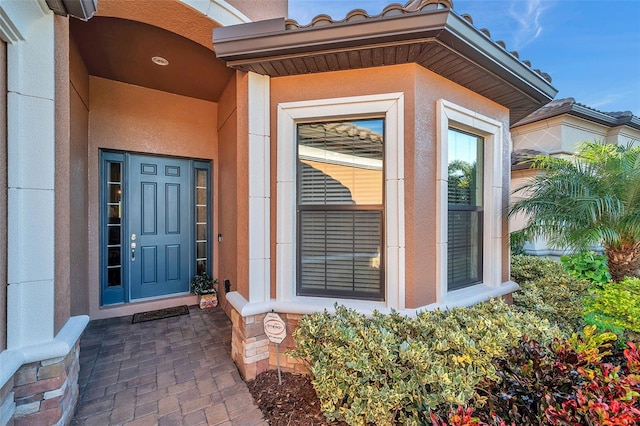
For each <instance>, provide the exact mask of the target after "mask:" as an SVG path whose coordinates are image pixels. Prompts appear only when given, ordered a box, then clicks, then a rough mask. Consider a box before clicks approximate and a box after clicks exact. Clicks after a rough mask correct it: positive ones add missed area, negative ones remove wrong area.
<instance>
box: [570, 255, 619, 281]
mask: <svg viewBox="0 0 640 426" xmlns="http://www.w3.org/2000/svg"><path fill="white" fill-rule="evenodd" d="M560 260H561V261H562V264H563V265H564V267H565V269H566V270H567V272H568V273H569V274H570V275H572V276H574V277H576V278H580V279H583V280H589V281H591V282H594V283H598V284H605V283H607V282H608V281H609V280H611V274H609V268H608V267H607V258H606V256H603V255H600V254H595V253H594V252H592V251H587V252H582V253H578V254H573V255H570V256H561V257H560Z"/></svg>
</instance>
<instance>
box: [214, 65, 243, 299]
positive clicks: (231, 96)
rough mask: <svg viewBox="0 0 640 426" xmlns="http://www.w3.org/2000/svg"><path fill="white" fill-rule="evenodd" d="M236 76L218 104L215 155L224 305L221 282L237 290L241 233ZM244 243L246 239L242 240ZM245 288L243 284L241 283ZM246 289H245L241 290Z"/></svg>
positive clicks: (219, 268) (223, 295) (219, 257)
mask: <svg viewBox="0 0 640 426" xmlns="http://www.w3.org/2000/svg"><path fill="white" fill-rule="evenodd" d="M236 90H237V84H236V78H235V77H234V78H232V79H231V81H230V82H229V84H228V85H227V87H226V89H225V91H224V92H223V94H222V96H221V98H220V102H219V107H218V124H219V125H218V132H219V133H218V138H219V143H218V154H219V163H220V165H219V168H218V179H219V188H220V191H219V200H218V209H219V213H218V223H219V224H220V233H221V234H222V238H223V240H222V242H221V243H220V244H217V247H218V250H219V256H218V261H219V264H218V279H219V281H220V282H219V284H218V288H219V289H220V290H221V291H220V298H221V304H223V305H225V303H224V299H225V296H226V294H225V292H224V281H225V280H229V282H230V284H231V290H233V291H235V290H238V270H237V265H238V261H239V259H238V255H237V253H238V245H242V244H243V242H242V241H238V237H239V235H240V236H243V233H239V229H238V222H237V217H238V211H237V208H238V201H239V197H238V192H237V191H236V190H235V189H236V188H237V186H238V172H239V171H238V153H237V148H238V147H237V138H238V127H237V126H238V105H237V102H236ZM244 244H245V245H246V241H245V242H244ZM245 287H246V283H245ZM244 290H245V291H246V290H247V289H246V288H245V289H244Z"/></svg>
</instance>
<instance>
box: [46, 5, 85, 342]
mask: <svg viewBox="0 0 640 426" xmlns="http://www.w3.org/2000/svg"><path fill="white" fill-rule="evenodd" d="M53 22H54V30H55V72H54V75H55V121H56V125H55V135H56V136H55V154H54V155H55V164H56V167H55V188H56V191H55V243H54V244H55V250H54V256H55V263H54V265H55V281H54V285H55V292H54V298H55V308H54V333H56V334H57V333H58V331H60V329H61V328H62V327H63V326H64V324H65V323H66V322H67V320H68V319H69V317H70V316H71V305H70V298H71V290H70V282H71V278H70V274H71V269H72V268H71V256H72V252H71V241H72V240H73V237H72V236H71V232H72V229H74V230H76V229H75V228H74V227H73V226H72V222H71V209H70V198H71V196H72V195H71V194H73V192H74V191H73V189H74V188H72V187H71V181H70V173H69V170H70V167H71V161H70V156H69V152H70V146H71V140H70V136H69V134H70V109H69V106H70V103H69V95H70V90H69V86H70V84H69V20H68V19H67V18H63V17H61V16H55V17H54V21H53ZM77 196H80V194H78V195H77ZM84 231H85V241H86V229H85V230H84ZM80 232H82V230H80ZM80 237H81V234H79V235H76V236H75V238H80ZM78 255H79V256H81V257H84V256H86V250H82V251H81V252H80V253H79V254H78Z"/></svg>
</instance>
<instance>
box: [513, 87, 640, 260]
mask: <svg viewBox="0 0 640 426" xmlns="http://www.w3.org/2000/svg"><path fill="white" fill-rule="evenodd" d="M511 138H512V143H513V151H512V153H511V163H512V165H511V188H512V190H513V189H516V188H519V187H521V186H522V185H523V184H525V183H526V181H527V180H528V179H529V178H531V177H532V176H534V175H535V174H536V173H537V172H538V171H537V170H536V169H532V168H531V167H530V166H529V165H528V164H527V163H526V161H525V160H526V159H527V158H528V157H532V156H535V155H551V156H563V157H568V156H572V155H574V154H575V153H576V151H577V149H578V145H579V144H580V143H581V142H585V141H590V142H593V141H604V142H607V143H612V144H618V145H624V146H626V145H628V144H632V145H634V146H638V145H640V117H637V116H635V115H633V114H632V113H631V112H629V111H624V112H602V111H598V110H595V109H593V108H589V107H588V106H586V105H582V104H580V103H577V102H576V101H575V100H574V99H573V98H566V99H558V100H555V101H552V102H549V103H548V104H547V105H545V106H543V107H541V108H540V109H538V110H537V111H535V112H533V113H531V114H529V115H528V116H526V117H525V118H523V119H522V120H520V121H518V122H517V123H515V124H514V125H512V126H511ZM512 197H522V194H516V195H515V196H512ZM509 225H510V230H511V231H517V230H520V229H522V228H523V227H524V218H523V217H522V216H516V217H514V218H512V219H511V220H510V223H509ZM525 250H526V252H527V253H529V254H532V255H536V256H560V255H561V254H563V253H565V250H564V249H561V248H557V247H549V246H548V245H547V241H546V239H544V238H539V239H536V240H535V241H531V242H527V243H526V245H525Z"/></svg>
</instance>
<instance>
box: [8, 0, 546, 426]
mask: <svg viewBox="0 0 640 426" xmlns="http://www.w3.org/2000/svg"><path fill="white" fill-rule="evenodd" d="M93 5H95V0H94V2H92V1H90V0H63V1H56V0H47V1H45V0H24V1H22V0H16V1H10V0H7V1H2V2H0V9H1V12H2V16H3V19H2V20H0V35H1V36H2V39H3V40H4V41H5V46H6V55H4V56H3V55H0V60H2V61H4V62H5V63H6V67H3V69H6V74H1V75H0V77H2V78H4V79H5V81H6V82H7V83H6V88H7V92H8V95H7V100H6V103H5V104H3V105H2V106H3V108H6V111H7V114H6V120H7V124H6V126H0V129H6V130H7V133H6V134H3V135H0V136H1V137H3V138H4V137H6V139H7V144H6V150H3V151H2V161H3V165H6V167H7V174H6V176H5V177H2V176H0V179H6V181H5V182H3V185H2V187H3V188H5V190H3V192H2V193H0V196H1V197H2V200H3V202H0V209H3V208H4V206H5V205H6V209H7V210H6V211H0V213H2V214H0V218H1V219H2V220H3V223H0V232H1V234H0V237H1V238H2V240H3V241H5V242H6V245H5V244H3V245H2V247H0V259H1V260H2V262H3V265H7V267H6V268H5V267H2V268H0V274H4V273H5V271H6V276H5V277H3V278H4V279H6V282H7V283H8V285H7V286H2V288H1V289H0V290H1V291H0V302H1V303H0V309H2V310H3V311H2V312H1V315H0V321H2V322H1V323H0V332H1V333H3V334H2V336H0V345H1V346H0V350H2V352H1V353H0V386H1V387H2V390H1V391H0V422H5V421H8V420H9V419H10V418H12V417H14V418H15V419H16V420H19V421H20V422H23V423H25V422H29V421H31V422H43V423H46V422H50V423H56V422H58V421H61V422H64V421H65V420H66V419H68V418H69V416H70V415H71V413H72V412H73V406H74V404H75V398H77V383H76V382H77V372H78V371H77V369H78V363H77V359H78V353H77V352H78V350H79V349H78V345H77V343H78V338H79V336H80V334H81V332H82V330H83V329H84V326H85V325H86V323H87V321H88V319H89V318H91V319H100V318H108V317H117V316H123V315H131V314H133V313H136V312H141V311H148V310H154V309H159V308H164V307H171V306H176V305H183V304H194V303H196V299H195V296H193V295H190V294H189V293H188V291H189V281H190V279H191V277H192V276H193V275H194V274H196V273H198V272H203V271H206V272H208V273H210V274H211V275H213V276H215V277H217V278H218V279H219V280H220V283H221V294H220V298H221V306H222V308H223V309H225V311H226V312H227V313H228V315H229V316H230V318H231V321H232V322H233V336H232V340H233V342H232V355H233V357H234V360H235V361H236V363H237V365H238V367H239V369H240V371H241V373H242V375H243V376H244V377H245V378H252V377H254V376H255V375H256V374H257V373H258V372H260V371H262V370H265V369H267V368H269V366H270V365H271V366H273V365H275V362H276V360H275V355H274V353H275V348H274V347H273V346H270V345H269V342H268V340H267V338H266V336H265V335H264V333H263V327H262V324H261V321H262V318H263V317H264V314H265V313H266V312H270V311H272V310H273V311H275V312H278V313H280V314H281V315H282V316H283V317H285V319H286V320H287V321H288V323H289V327H290V328H289V330H288V331H289V333H291V332H292V331H293V327H295V324H296V321H297V319H298V318H299V315H301V314H304V313H309V312H314V311H318V310H322V309H325V308H326V309H332V308H333V305H334V303H335V302H339V303H342V304H345V305H347V306H350V307H354V308H356V309H358V310H361V311H364V312H371V311H373V310H374V309H377V310H380V311H383V312H388V311H390V310H391V309H395V310H398V311H400V312H401V313H404V314H408V315H412V314H415V312H416V311H417V310H419V309H431V308H435V307H439V306H442V307H444V306H463V305H469V304H473V303H476V302H479V301H482V300H485V299H487V298H488V297H491V296H508V295H509V294H510V293H511V292H513V291H514V290H515V289H517V285H516V284H515V283H513V282H511V281H510V280H509V262H508V257H509V251H508V244H507V241H508V226H507V222H506V219H505V218H504V216H503V215H502V214H501V212H502V210H503V209H504V207H505V206H506V203H507V200H508V194H509V173H508V172H509V166H510V161H509V140H510V139H509V130H508V129H509V126H510V123H514V122H517V121H518V120H521V119H522V118H524V117H526V116H527V115H528V114H529V113H531V112H532V111H535V110H536V109H538V108H539V107H540V106H541V105H544V104H546V103H547V102H549V101H550V100H551V99H552V98H553V96H554V95H555V93H556V90H555V89H554V88H553V87H552V86H551V85H550V79H549V78H548V76H546V75H545V74H543V73H540V72H539V71H536V70H533V69H532V68H531V67H530V66H529V65H528V64H527V63H524V62H522V61H520V60H519V59H518V57H517V53H515V52H512V53H509V52H507V51H506V50H505V49H504V45H503V44H501V43H500V42H494V41H493V40H491V38H490V37H489V34H488V31H486V30H482V31H481V30H478V29H476V28H475V27H474V26H473V24H472V22H471V19H470V17H468V16H466V15H463V16H460V15H458V14H457V13H456V12H454V11H453V10H451V9H450V7H451V6H452V4H451V2H450V1H439V2H438V1H432V0H425V1H411V2H409V3H408V4H407V5H405V6H399V5H392V6H389V7H387V8H386V9H385V10H384V11H383V12H382V13H381V14H379V15H376V16H369V15H367V14H366V13H365V12H363V11H358V10H355V11H352V12H350V13H349V14H348V15H347V17H346V18H345V19H344V20H342V21H333V20H331V19H330V18H328V17H326V16H322V15H321V16H319V17H316V18H315V19H314V21H313V22H312V23H311V24H309V25H307V26H300V25H298V24H297V23H296V22H293V21H289V20H286V19H285V18H281V17H283V16H286V13H287V9H286V8H287V2H286V1H285V0H282V1H271V0H269V1H267V0H263V1H258V2H256V1H251V2H249V1H245V0H227V1H223V0H153V1H151V0H149V1H143V0H140V1H126V2H125V1H119V0H99V1H98V2H97V9H98V11H97V13H96V14H95V16H93V17H91V15H92V12H93V10H92V9H91V6H93ZM49 8H52V9H54V10H55V11H56V13H58V14H62V15H63V16H57V15H56V16H54V15H53V14H52V13H51V11H50V10H49ZM67 13H69V14H71V15H73V16H77V17H79V18H81V19H88V20H87V21H86V22H83V21H82V20H79V19H76V18H69V17H66V16H64V15H66V14H67ZM274 17H279V18H276V19H270V18H274ZM89 18H90V19H89ZM263 19H266V20H263ZM261 20H263V21H261ZM249 21H256V22H249ZM236 24H237V25H236ZM212 31H213V41H212V38H211V35H212ZM2 52H3V50H0V53H2ZM214 52H215V53H214ZM1 117H5V115H2V116H1ZM2 146H4V145H2ZM6 188H8V189H6ZM5 200H6V203H5ZM5 219H6V221H5ZM4 279H3V282H4V281H5V280H4ZM227 290H228V293H227ZM5 307H6V322H4V318H5ZM290 344H291V342H290V340H287V341H285V342H283V345H284V346H287V345H290ZM283 358H284V360H283V363H284V365H285V367H287V368H298V367H297V366H296V365H295V363H294V362H293V361H292V360H290V359H288V358H286V357H285V356H284V355H283ZM51 366H55V367H51Z"/></svg>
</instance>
